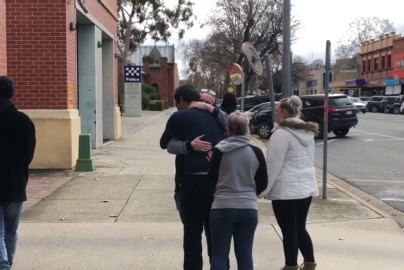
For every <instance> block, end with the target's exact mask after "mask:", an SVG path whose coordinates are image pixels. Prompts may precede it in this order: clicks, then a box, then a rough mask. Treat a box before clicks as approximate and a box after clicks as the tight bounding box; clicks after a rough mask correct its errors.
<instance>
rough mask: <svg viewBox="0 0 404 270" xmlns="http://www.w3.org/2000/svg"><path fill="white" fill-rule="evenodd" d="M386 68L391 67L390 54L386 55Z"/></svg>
mask: <svg viewBox="0 0 404 270" xmlns="http://www.w3.org/2000/svg"><path fill="white" fill-rule="evenodd" d="M387 68H391V54H389V55H387Z"/></svg>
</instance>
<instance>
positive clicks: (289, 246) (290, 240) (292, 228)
mask: <svg viewBox="0 0 404 270" xmlns="http://www.w3.org/2000/svg"><path fill="white" fill-rule="evenodd" d="M310 204H311V197H308V198H305V199H298V200H274V201H272V208H273V210H274V214H275V217H276V220H277V222H278V224H279V227H280V228H281V231H282V236H283V252H284V254H285V264H286V265H289V266H295V265H297V257H298V252H299V250H300V252H301V253H302V255H303V259H304V261H305V262H315V261H314V251H313V243H312V241H311V238H310V235H309V233H308V232H307V230H306V219H307V214H308V212H309V208H310Z"/></svg>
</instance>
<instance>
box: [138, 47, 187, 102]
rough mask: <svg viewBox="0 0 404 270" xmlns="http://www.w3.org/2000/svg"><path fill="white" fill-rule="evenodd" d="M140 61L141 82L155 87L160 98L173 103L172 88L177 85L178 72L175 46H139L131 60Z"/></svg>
mask: <svg viewBox="0 0 404 270" xmlns="http://www.w3.org/2000/svg"><path fill="white" fill-rule="evenodd" d="M139 60H140V61H141V63H142V67H143V70H142V82H143V83H145V84H149V85H152V86H154V88H156V89H157V90H158V91H159V93H160V96H161V99H162V100H164V101H165V102H167V103H169V104H170V106H173V105H174V101H173V96H174V90H175V89H176V88H177V87H178V86H179V74H178V68H177V63H176V62H175V47H174V45H172V46H156V45H155V46H140V47H139V48H138V50H137V51H136V52H135V53H134V54H133V56H132V61H133V62H135V63H137V62H139Z"/></svg>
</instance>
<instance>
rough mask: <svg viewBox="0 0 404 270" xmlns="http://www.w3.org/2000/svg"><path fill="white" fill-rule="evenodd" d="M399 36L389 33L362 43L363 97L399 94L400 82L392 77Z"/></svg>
mask: <svg viewBox="0 0 404 270" xmlns="http://www.w3.org/2000/svg"><path fill="white" fill-rule="evenodd" d="M400 38H401V35H398V34H396V33H395V32H391V33H390V34H386V35H383V36H380V37H379V38H378V39H372V40H370V41H366V42H364V43H362V45H361V46H362V47H361V57H362V66H361V69H362V78H363V79H365V80H366V86H365V87H362V94H363V95H364V96H372V95H398V94H401V85H400V81H399V80H398V79H397V78H395V77H394V76H393V57H395V50H394V48H395V47H396V41H397V40H399V39H400Z"/></svg>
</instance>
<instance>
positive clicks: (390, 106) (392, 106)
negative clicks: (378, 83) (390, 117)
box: [383, 95, 404, 114]
mask: <svg viewBox="0 0 404 270" xmlns="http://www.w3.org/2000/svg"><path fill="white" fill-rule="evenodd" d="M403 102H404V96H402V95H399V96H395V97H394V99H392V100H390V101H389V102H387V103H386V104H384V109H383V111H384V112H385V113H394V114H399V113H400V112H401V109H400V108H401V105H402V103H403Z"/></svg>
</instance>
